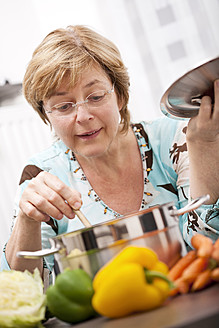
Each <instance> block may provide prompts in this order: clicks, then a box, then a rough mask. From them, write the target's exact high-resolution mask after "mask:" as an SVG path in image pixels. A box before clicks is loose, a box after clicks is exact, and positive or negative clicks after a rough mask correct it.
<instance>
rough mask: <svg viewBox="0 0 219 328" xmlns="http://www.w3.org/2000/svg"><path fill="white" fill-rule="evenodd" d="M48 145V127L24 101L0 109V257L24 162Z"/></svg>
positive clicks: (49, 135)
mask: <svg viewBox="0 0 219 328" xmlns="http://www.w3.org/2000/svg"><path fill="white" fill-rule="evenodd" d="M51 142H52V137H51V132H50V127H49V126H47V125H45V124H44V123H43V121H42V120H41V119H40V117H39V116H38V115H37V114H36V113H35V112H34V110H33V109H32V108H31V107H30V106H28V105H27V104H26V103H25V102H24V100H23V99H22V100H20V101H19V102H18V104H15V105H13V106H4V107H0V181H1V185H0V210H1V215H0V227H1V228H0V256H1V249H2V247H3V245H4V244H5V242H6V241H7V239H8V236H9V233H10V226H11V218H12V216H13V207H14V197H15V193H16V189H17V186H18V183H19V180H20V176H21V173H22V170H23V167H24V165H25V162H26V160H27V159H28V158H29V157H30V156H31V155H33V154H34V153H36V152H38V151H40V150H42V149H44V148H46V147H47V146H49V145H50V144H51Z"/></svg>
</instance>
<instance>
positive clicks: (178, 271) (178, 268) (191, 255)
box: [168, 250, 196, 281]
mask: <svg viewBox="0 0 219 328" xmlns="http://www.w3.org/2000/svg"><path fill="white" fill-rule="evenodd" d="M195 259H196V251H194V250H192V251H190V252H188V253H187V254H186V255H185V256H183V257H182V258H181V259H179V260H178V262H176V264H175V265H174V266H173V267H172V268H171V269H170V271H169V273H168V277H169V279H171V280H173V281H174V280H176V279H177V278H179V277H180V276H181V275H182V273H183V271H184V270H185V268H187V267H188V266H189V265H190V264H191V263H192V262H193V261H194V260H195Z"/></svg>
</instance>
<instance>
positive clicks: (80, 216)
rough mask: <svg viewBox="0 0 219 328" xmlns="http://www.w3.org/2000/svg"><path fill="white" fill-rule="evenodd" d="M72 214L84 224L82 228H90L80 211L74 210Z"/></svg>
mask: <svg viewBox="0 0 219 328" xmlns="http://www.w3.org/2000/svg"><path fill="white" fill-rule="evenodd" d="M73 211H74V213H75V214H76V215H77V217H78V218H79V220H80V221H81V222H82V223H83V224H84V226H85V227H86V228H89V227H91V226H92V225H91V224H90V222H89V221H88V219H87V218H86V217H85V216H84V214H83V213H82V212H81V211H80V210H74V209H73Z"/></svg>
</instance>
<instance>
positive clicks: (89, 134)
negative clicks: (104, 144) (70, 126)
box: [77, 128, 101, 140]
mask: <svg viewBox="0 0 219 328" xmlns="http://www.w3.org/2000/svg"><path fill="white" fill-rule="evenodd" d="M100 131H101V128H100V129H99V130H92V131H89V132H85V133H82V134H78V135H77V136H78V137H79V138H80V139H84V140H90V139H93V138H96V137H97V136H98V134H99V133H100Z"/></svg>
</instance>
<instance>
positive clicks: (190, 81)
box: [160, 57, 219, 118]
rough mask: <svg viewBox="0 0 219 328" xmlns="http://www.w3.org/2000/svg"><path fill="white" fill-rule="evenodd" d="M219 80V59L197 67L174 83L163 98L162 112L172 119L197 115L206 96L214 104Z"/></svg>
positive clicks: (161, 103) (161, 102)
mask: <svg viewBox="0 0 219 328" xmlns="http://www.w3.org/2000/svg"><path fill="white" fill-rule="evenodd" d="M218 78H219V57H217V58H214V59H212V60H209V61H207V62H205V63H203V64H202V65H199V66H197V67H196V68H194V69H192V70H190V71H189V72H187V73H186V74H184V75H183V76H182V77H180V78H179V79H178V80H177V81H176V82H174V83H173V84H172V85H171V86H170V87H169V88H168V89H167V91H166V92H165V93H164V95H163V96H162V98H161V101H160V107H161V111H162V112H163V113H164V114H165V115H166V116H168V117H172V118H190V117H193V116H195V115H197V114H198V111H199V108H200V102H201V98H202V97H203V96H204V95H207V96H210V97H211V98H212V102H214V81H215V80H216V79H218Z"/></svg>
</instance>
